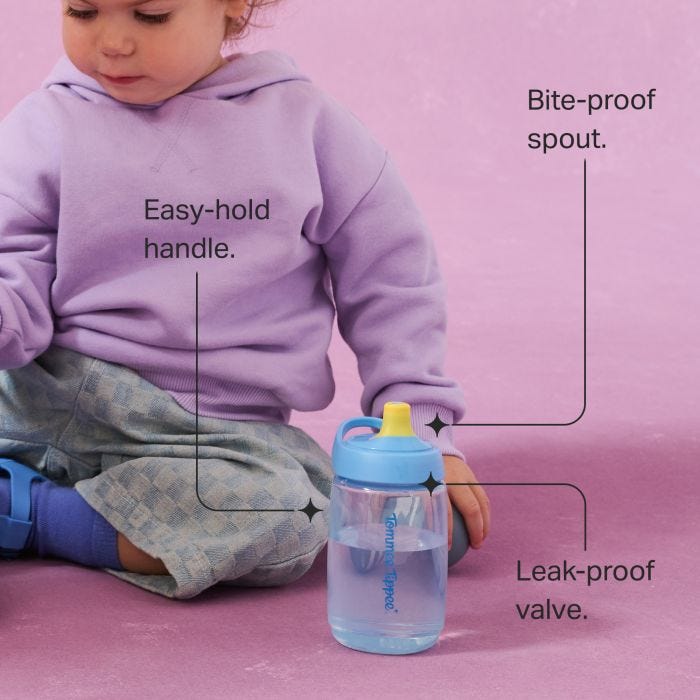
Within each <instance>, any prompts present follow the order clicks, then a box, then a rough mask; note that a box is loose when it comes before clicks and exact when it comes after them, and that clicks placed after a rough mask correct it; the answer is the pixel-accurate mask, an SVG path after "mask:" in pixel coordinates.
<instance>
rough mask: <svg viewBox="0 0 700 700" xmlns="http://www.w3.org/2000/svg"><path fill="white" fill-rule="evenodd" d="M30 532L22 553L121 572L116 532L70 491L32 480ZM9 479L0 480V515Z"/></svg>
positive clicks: (6, 499)
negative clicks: (26, 552) (57, 558)
mask: <svg viewBox="0 0 700 700" xmlns="http://www.w3.org/2000/svg"><path fill="white" fill-rule="evenodd" d="M31 488H32V491H31V500H32V510H31V515H30V519H31V521H32V529H31V531H30V534H29V539H28V540H27V547H26V549H25V551H30V552H35V553H37V554H38V555H39V556H40V557H59V558H60V559H68V560H70V561H74V562H76V563H78V564H83V565H84V566H93V567H98V568H108V569H116V570H119V571H123V570H124V567H123V566H122V565H121V562H120V561H119V555H118V552H117V531H116V530H115V529H114V528H113V527H112V526H111V525H110V524H109V523H108V522H107V521H106V520H105V519H104V518H103V517H102V516H101V515H100V514H99V513H98V512H97V511H96V510H93V509H92V508H91V507H90V506H89V505H88V503H87V501H85V499H84V498H83V497H82V496H81V495H80V494H79V493H78V492H77V491H76V490H75V489H74V488H71V487H68V486H58V485H57V484H54V483H53V482H51V481H33V482H32V487H31ZM9 492H10V480H9V478H0V514H2V515H7V514H8V513H9V510H10V508H9V503H10V496H9Z"/></svg>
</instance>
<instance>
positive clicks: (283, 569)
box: [227, 542, 325, 586]
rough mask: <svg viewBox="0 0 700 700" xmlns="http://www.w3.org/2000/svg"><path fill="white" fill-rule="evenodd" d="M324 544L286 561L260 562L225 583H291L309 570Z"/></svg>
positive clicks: (246, 584)
mask: <svg viewBox="0 0 700 700" xmlns="http://www.w3.org/2000/svg"><path fill="white" fill-rule="evenodd" d="M324 545H325V542H321V543H320V544H318V546H316V547H315V548H314V549H313V550H312V551H311V552H306V553H304V554H300V555H298V556H296V557H294V558H292V559H288V560H287V561H281V562H277V563H274V564H261V565H259V566H257V567H256V568H255V569H253V571H251V572H250V573H248V574H246V575H245V576H241V577H239V578H237V579H235V580H234V581H230V582H227V583H232V584H234V585H240V586H284V585H286V584H288V583H292V582H293V581H296V580H297V579H299V578H301V577H302V576H303V575H304V574H305V573H307V572H308V571H309V569H310V568H311V567H312V565H313V563H314V561H315V560H316V557H317V556H318V555H319V553H320V552H321V551H322V549H323V547H324Z"/></svg>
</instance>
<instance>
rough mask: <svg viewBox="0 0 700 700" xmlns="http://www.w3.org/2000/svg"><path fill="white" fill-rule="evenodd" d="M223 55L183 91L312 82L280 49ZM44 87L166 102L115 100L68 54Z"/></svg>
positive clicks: (214, 95)
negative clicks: (221, 61) (219, 63)
mask: <svg viewBox="0 0 700 700" xmlns="http://www.w3.org/2000/svg"><path fill="white" fill-rule="evenodd" d="M224 58H225V60H226V63H225V64H224V65H223V66H221V67H220V68H218V69H217V70H215V71H214V72H213V73H210V74H209V75H207V76H205V77H204V78H202V80H198V81H197V82H196V83H193V84H192V85H190V86H189V87H188V88H187V89H186V90H183V91H182V92H181V93H180V94H182V95H189V96H191V97H195V98H197V99H201V100H229V99H231V98H234V97H237V96H239V95H243V94H245V93H248V92H251V91H253V90H257V89H258V88H261V87H265V86H266V85H272V84H274V83H281V82H285V81H287V80H304V81H306V82H310V79H309V78H308V77H307V76H306V75H304V74H303V73H301V72H300V71H299V70H298V68H297V66H296V63H295V62H294V59H293V58H292V57H291V56H288V55H287V54H285V53H282V52H281V51H258V52H256V53H239V54H232V55H230V56H225V57H224ZM41 87H42V88H46V89H48V90H52V91H55V92H60V93H63V94H72V95H73V96H77V97H80V98H81V99H84V100H87V101H88V102H95V103H105V102H117V103H119V104H125V105H127V106H128V107H134V108H137V109H138V108H142V109H155V108H157V107H160V106H161V105H163V104H164V103H165V102H167V100H162V101H161V102H153V103H150V104H144V105H137V104H130V103H129V104H127V103H123V102H121V101H119V100H116V99H114V98H113V97H112V96H111V95H109V93H108V92H107V91H106V90H105V89H104V88H103V87H102V86H101V85H100V84H99V83H98V82H97V81H96V80H94V79H93V78H90V77H89V76H87V75H86V74H85V73H83V72H81V71H79V70H78V69H77V68H76V67H75V65H74V64H73V63H72V61H71V60H70V59H69V58H68V56H65V55H64V56H62V57H61V58H60V60H59V61H58V63H57V64H56V65H55V66H54V68H53V69H52V71H51V73H50V74H49V76H48V77H47V78H46V80H44V82H43V83H42V84H41Z"/></svg>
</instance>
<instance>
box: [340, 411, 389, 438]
mask: <svg viewBox="0 0 700 700" xmlns="http://www.w3.org/2000/svg"><path fill="white" fill-rule="evenodd" d="M353 428H376V429H377V430H381V428H382V419H381V418H375V417H374V416H360V417H359V418H351V419H350V420H346V421H344V422H343V423H341V424H340V427H339V428H338V432H337V433H336V435H335V439H336V441H337V442H342V441H343V439H344V438H345V436H346V435H347V434H348V433H349V432H350V431H351V430H352V429H353Z"/></svg>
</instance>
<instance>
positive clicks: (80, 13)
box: [66, 6, 172, 24]
mask: <svg viewBox="0 0 700 700" xmlns="http://www.w3.org/2000/svg"><path fill="white" fill-rule="evenodd" d="M96 14H97V12H96V11H95V10H74V9H73V8H72V7H70V6H69V7H68V9H67V10H66V15H67V16H68V17H75V18H76V19H92V18H93V17H94V16H95V15H96ZM171 14H172V13H170V12H166V13H165V14H163V15H145V14H144V13H143V12H138V11H137V12H134V16H135V17H136V19H138V20H139V21H140V22H145V23H146V24H162V23H163V22H167V21H168V18H169V17H170V15H171Z"/></svg>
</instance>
